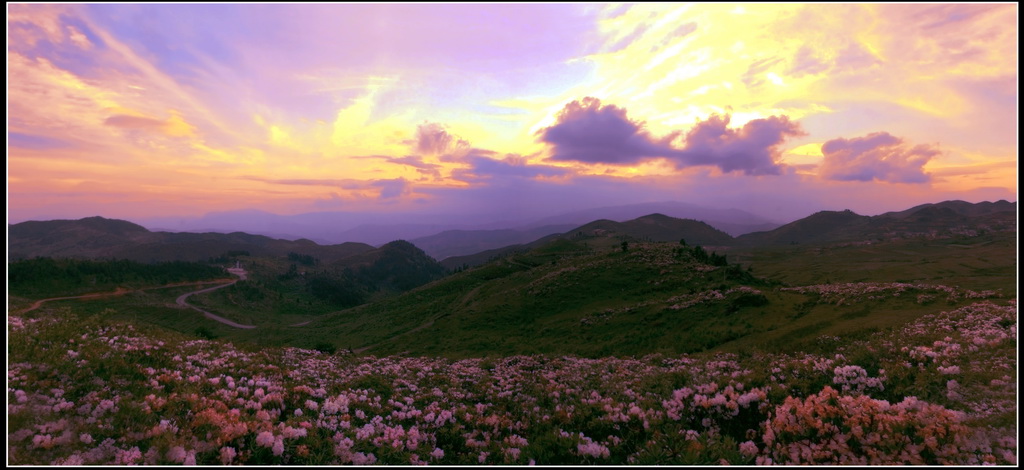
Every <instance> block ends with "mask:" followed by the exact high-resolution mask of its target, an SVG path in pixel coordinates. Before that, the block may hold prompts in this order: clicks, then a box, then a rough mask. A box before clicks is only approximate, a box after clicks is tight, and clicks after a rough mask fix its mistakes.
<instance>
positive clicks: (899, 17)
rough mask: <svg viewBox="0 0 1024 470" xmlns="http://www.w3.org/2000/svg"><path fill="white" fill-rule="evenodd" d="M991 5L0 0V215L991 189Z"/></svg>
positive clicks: (1001, 114) (875, 203) (999, 175)
mask: <svg viewBox="0 0 1024 470" xmlns="http://www.w3.org/2000/svg"><path fill="white" fill-rule="evenodd" d="M1017 8H1018V7H1017V5H1016V4H988V5H973V4H972V5H967V4H964V5H957V4H933V5H920V4H907V5H892V4H871V5H858V4H814V5H799V4H663V3H657V4H478V5H462V4H453V5H445V4H390V5H373V4H361V5H360V4H336V5H323V4H307V5H258V4H249V5H202V4H171V5H158V6H151V5H130V4H103V5H74V4H69V5H47V4H30V5H8V10H7V29H8V53H7V78H8V82H7V83H8V85H7V93H8V101H7V111H8V121H7V124H8V128H7V137H8V140H7V155H8V160H7V162H8V166H7V176H8V185H7V191H8V222H9V223H15V222H20V221H24V220H45V219H54V218H79V217H86V216H92V215H102V216H104V217H113V218H123V219H129V220H141V219H145V218H147V217H157V216H201V215H203V214H206V213H209V212H219V211H234V210H243V209H260V210H263V211H268V212H272V213H276V214H298V213H304V212H318V211H357V212H366V211H377V212H388V213H394V212H416V213H455V212H461V213H466V214H485V213H490V214H496V215H498V216H500V215H502V214H509V216H510V217H511V216H512V215H515V216H516V217H520V218H522V217H529V216H534V215H535V216H538V217H539V216H547V215H552V214H554V213H557V212H559V211H566V210H570V209H582V208H589V207H600V206H610V205H620V204H628V203H638V202H653V201H680V202H688V203H693V204H699V205H705V206H713V207H720V208H730V207H734V208H738V209H745V210H748V211H751V212H754V213H758V214H762V215H764V216H766V217H768V218H772V219H776V220H787V219H788V220H792V219H794V218H797V217H803V216H806V215H808V214H810V213H812V212H814V211H817V210H825V209H828V210H840V209H852V210H854V211H856V212H858V213H861V214H865V215H874V214H878V213H882V212H885V211H891V210H903V209H906V208H909V207H911V206H914V205H917V204H921V203H926V202H940V201H943V200H949V199H962V200H966V201H970V202H979V201H986V200H989V201H994V200H998V199H1006V200H1010V201H1016V200H1017V183H1016V180H1017V148H1018V147H1017V126H1018V122H1017V114H1018V109H1017V100H1018V95H1017V81H1018V75H1017V64H1018V57H1017V42H1018V34H1017V14H1018V9H1017Z"/></svg>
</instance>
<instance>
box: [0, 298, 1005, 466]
mask: <svg viewBox="0 0 1024 470" xmlns="http://www.w3.org/2000/svg"><path fill="white" fill-rule="evenodd" d="M8 325H9V336H10V340H9V341H10V346H9V356H8V464H12V465H49V464H55V465H56V464H71V465H128V464H150V465H155V464H161V465H162V464H206V465H229V464H230V465H235V464H266V465H269V464H311V465H336V464H357V465H359V464H375V463H380V464H393V465H410V464H448V465H479V464H488V465H490V464H517V465H526V464H529V463H537V464H549V465H572V464H606V465H622V464H631V463H640V464H643V463H661V464H720V463H733V464H753V463H761V464H769V463H773V464H819V463H839V464H897V463H899V464H963V465H976V464H982V463H994V464H1015V462H1016V439H1015V436H1016V428H1015V419H1016V379H1015V375H1016V359H1015V348H1016V302H1014V301H1011V302H1009V305H1003V306H1001V305H995V304H993V303H990V302H981V303H976V304H972V305H968V306H964V307H961V308H958V309H956V310H953V311H950V312H944V313H941V314H937V315H929V316H927V317H923V318H921V319H919V320H918V321H915V322H913V323H911V324H908V325H907V326H905V327H903V328H900V329H897V330H893V331H885V332H881V333H878V334H876V335H875V336H873V337H871V338H868V339H866V340H863V341H858V342H850V343H848V344H844V345H843V347H842V348H843V351H842V352H840V353H835V354H829V355H818V354H810V353H808V354H803V355H792V356H790V355H782V354H755V355H751V356H749V357H744V358H742V359H741V358H738V357H737V356H735V355H729V354H716V355H710V354H705V355H699V356H698V355H695V356H685V355H683V356H662V355H648V356H644V357H641V358H611V357H610V358H603V359H585V358H579V357H572V356H563V357H551V356H511V357H505V358H497V359H493V358H492V359H487V360H482V359H466V360H458V361H455V360H449V359H440V358H407V357H373V356H364V357H356V356H352V355H340V354H335V355H329V354H324V353H321V352H318V351H315V350H306V349H298V348H283V349H282V348H266V349H262V350H255V351H250V350H245V349H242V348H240V347H236V346H234V345H232V344H231V343H226V342H222V341H208V340H186V339H183V338H181V337H177V336H173V335H171V334H168V333H148V332H143V331H139V330H138V329H136V328H135V327H133V326H131V325H121V324H108V323H103V322H100V321H79V320H75V319H70V318H63V319H62V318H60V317H49V318H46V319H44V320H31V319H26V318H20V317H17V316H12V317H8ZM831 343H832V342H830V343H829V344H831ZM904 348H905V349H904ZM854 357H857V358H866V359H863V360H861V359H858V360H857V361H858V362H855V361H854V360H852V359H850V358H854Z"/></svg>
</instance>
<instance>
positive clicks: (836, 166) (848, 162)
mask: <svg viewBox="0 0 1024 470" xmlns="http://www.w3.org/2000/svg"><path fill="white" fill-rule="evenodd" d="M821 153H822V154H823V155H824V156H825V160H824V162H823V163H822V164H821V167H820V170H819V171H820V174H821V176H822V177H824V178H827V179H832V180H838V181H872V180H877V181H887V182H890V183H925V182H928V181H930V180H931V176H930V175H929V174H927V173H925V172H924V165H925V164H926V163H928V161H929V160H931V158H932V157H934V156H936V155H939V154H941V153H942V152H940V151H939V150H938V149H937V148H935V147H932V146H930V145H916V146H913V147H910V146H907V145H905V144H904V143H903V139H900V138H898V137H895V136H893V135H890V134H889V133H888V132H874V133H871V134H868V135H866V136H864V137H854V138H852V139H844V138H839V139H833V140H830V141H828V142H825V143H824V144H823V145H822V146H821Z"/></svg>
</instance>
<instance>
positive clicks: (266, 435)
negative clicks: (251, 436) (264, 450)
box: [256, 431, 274, 447]
mask: <svg viewBox="0 0 1024 470" xmlns="http://www.w3.org/2000/svg"><path fill="white" fill-rule="evenodd" d="M256 445H258V446H263V447H270V446H272V445H274V433H272V432H270V431H263V432H261V433H259V434H258V435H257V436H256Z"/></svg>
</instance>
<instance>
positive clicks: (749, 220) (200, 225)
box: [140, 202, 780, 259]
mask: <svg viewBox="0 0 1024 470" xmlns="http://www.w3.org/2000/svg"><path fill="white" fill-rule="evenodd" d="M653 213H660V214H665V215H668V216H671V217H677V218H683V219H695V220H702V221H704V222H706V223H708V224H709V225H711V226H713V227H715V228H717V229H719V230H722V231H724V232H726V233H728V234H730V235H732V236H737V235H741V234H743V233H748V232H753V231H759V230H771V229H773V228H775V227H778V226H779V225H780V224H779V223H778V222H776V221H770V220H767V219H764V218H762V217H759V216H756V215H754V214H751V213H749V212H745V211H741V210H738V209H715V208H708V207H702V206H697V205H693V204H686V203H681V202H654V203H644V204H630V205H623V206H612V207H600V208H594V209H586V210H579V211H573V212H566V213H562V214H558V215H555V216H550V217H546V218H542V219H539V220H510V219H508V218H505V217H503V216H502V215H501V214H428V213H421V214H405V213H364V212H310V213H305V214H296V215H277V214H272V213H269V212H264V211H260V210H242V211H230V212H216V213H210V214H207V215H204V216H203V217H199V218H169V217H163V218H152V219H148V220H144V221H140V222H141V224H142V225H144V226H146V227H149V228H150V229H151V230H154V231H171V232H219V233H231V232H246V233H252V234H258V235H266V236H269V237H273V238H282V239H290V240H295V239H299V238H306V239H309V240H313V241H316V242H317V243H320V244H325V245H329V244H333V243H342V242H360V243H368V244H371V245H375V246H376V245H381V244H384V243H387V242H389V241H393V240H410V241H412V242H413V243H416V242H417V241H418V242H421V243H423V244H422V245H421V244H420V243H416V245H417V246H421V247H422V248H423V249H424V250H426V251H427V253H429V254H430V255H431V256H434V257H436V258H438V259H441V258H444V257H447V256H454V255H464V254H470V253H474V252H475V251H465V250H463V251H458V250H457V247H458V246H466V247H467V248H469V249H473V250H477V251H479V250H484V249H490V248H498V247H502V246H505V245H508V244H510V243H525V242H529V241H532V240H534V239H536V238H537V237H539V236H543V235H549V234H551V233H559V232H561V231H564V230H569V229H571V228H573V227H577V226H579V225H582V224H585V223H587V222H591V221H593V220H597V219H609V220H614V221H619V222H623V221H627V220H632V219H635V218H637V217H641V216H644V215H648V214H653ZM469 221H476V222H469ZM545 226H550V228H549V229H544V228H543V227H545ZM545 230H550V231H548V232H547V233H543V232H544V231H545ZM445 231H459V232H460V234H458V237H460V240H461V241H462V243H464V245H459V244H456V245H452V246H449V245H447V244H445V243H443V242H437V241H425V240H422V239H424V238H428V237H431V236H434V235H438V234H440V233H441V232H445ZM477 232H479V233H477ZM453 249H456V251H452V250H453Z"/></svg>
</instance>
